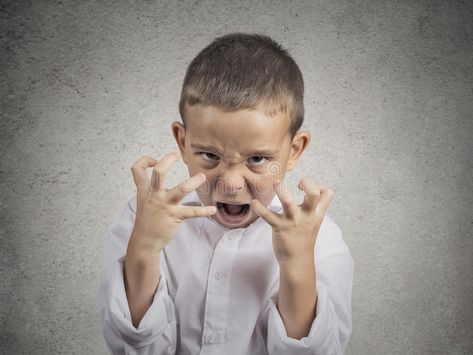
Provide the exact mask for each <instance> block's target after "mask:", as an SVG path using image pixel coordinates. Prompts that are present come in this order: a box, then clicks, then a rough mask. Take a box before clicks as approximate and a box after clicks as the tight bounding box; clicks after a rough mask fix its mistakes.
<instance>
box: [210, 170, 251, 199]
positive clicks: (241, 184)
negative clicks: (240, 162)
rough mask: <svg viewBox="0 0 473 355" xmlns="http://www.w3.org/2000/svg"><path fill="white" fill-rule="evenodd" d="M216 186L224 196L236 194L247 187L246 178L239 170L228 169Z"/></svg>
mask: <svg viewBox="0 0 473 355" xmlns="http://www.w3.org/2000/svg"><path fill="white" fill-rule="evenodd" d="M216 188H217V191H218V193H219V194H221V195H222V196H226V195H235V194H238V193H241V192H242V191H243V190H244V189H245V179H244V177H243V176H241V174H238V173H237V172H232V171H227V172H226V173H225V174H223V175H222V176H221V177H220V178H219V179H218V180H217V184H216Z"/></svg>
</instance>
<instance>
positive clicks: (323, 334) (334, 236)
mask: <svg viewBox="0 0 473 355" xmlns="http://www.w3.org/2000/svg"><path fill="white" fill-rule="evenodd" d="M327 224H329V226H326V228H325V232H324V233H326V234H325V235H324V236H323V237H322V238H321V241H320V243H319V241H317V243H318V245H317V248H320V251H321V252H320V253H318V254H316V255H317V256H316V272H317V276H316V277H317V280H316V287H317V306H316V316H315V319H314V321H313V322H312V325H311V328H310V331H309V334H308V335H307V336H306V337H303V338H302V339H293V338H290V337H288V336H287V333H286V329H285V327H284V323H283V320H282V317H281V315H280V313H279V311H278V309H277V299H278V293H276V294H275V295H273V296H272V297H270V298H269V300H268V302H267V305H266V307H265V311H264V312H263V321H264V322H265V323H266V324H265V325H266V332H267V334H266V335H267V342H266V345H267V349H268V354H269V355H283V354H293V355H299V354H301V355H302V354H304V355H308V354H310V355H342V354H343V353H344V352H345V350H346V347H347V344H348V340H349V338H350V335H351V332H352V321H351V296H352V283H353V270H354V263H353V258H352V256H351V254H350V251H349V249H348V246H347V245H346V244H345V243H344V242H343V239H342V236H341V231H340V229H339V228H338V226H337V225H336V224H334V223H332V222H331V221H330V223H327Z"/></svg>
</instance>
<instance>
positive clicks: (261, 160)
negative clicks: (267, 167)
mask: <svg viewBox="0 0 473 355" xmlns="http://www.w3.org/2000/svg"><path fill="white" fill-rule="evenodd" d="M252 159H253V162H255V163H256V164H255V165H263V163H264V162H265V161H266V160H268V158H266V157H263V156H255V157H251V158H250V159H249V160H252Z"/></svg>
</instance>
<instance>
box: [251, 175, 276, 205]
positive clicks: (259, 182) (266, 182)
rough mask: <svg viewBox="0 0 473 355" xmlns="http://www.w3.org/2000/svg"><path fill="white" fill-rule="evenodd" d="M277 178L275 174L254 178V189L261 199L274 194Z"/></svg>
mask: <svg viewBox="0 0 473 355" xmlns="http://www.w3.org/2000/svg"><path fill="white" fill-rule="evenodd" d="M274 181H275V178H274V177H273V176H268V175H265V176H261V177H259V178H257V179H255V180H254V183H253V184H252V186H251V187H252V191H253V193H254V194H255V197H257V198H258V199H260V200H264V199H265V198H267V197H268V196H271V195H272V194H273V192H274V191H273V185H274Z"/></svg>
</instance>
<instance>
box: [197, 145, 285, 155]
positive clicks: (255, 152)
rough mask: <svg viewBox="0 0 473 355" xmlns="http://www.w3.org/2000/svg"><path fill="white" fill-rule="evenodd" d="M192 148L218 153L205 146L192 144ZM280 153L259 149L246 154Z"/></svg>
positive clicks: (212, 148)
mask: <svg viewBox="0 0 473 355" xmlns="http://www.w3.org/2000/svg"><path fill="white" fill-rule="evenodd" d="M191 147H192V148H195V149H203V150H209V151H212V150H213V151H217V150H216V149H215V148H214V147H212V146H207V145H203V144H192V143H191ZM277 152H278V151H277V150H272V149H257V150H254V151H252V152H249V153H246V155H248V156H250V155H251V156H254V155H275V154H276V153H277Z"/></svg>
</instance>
